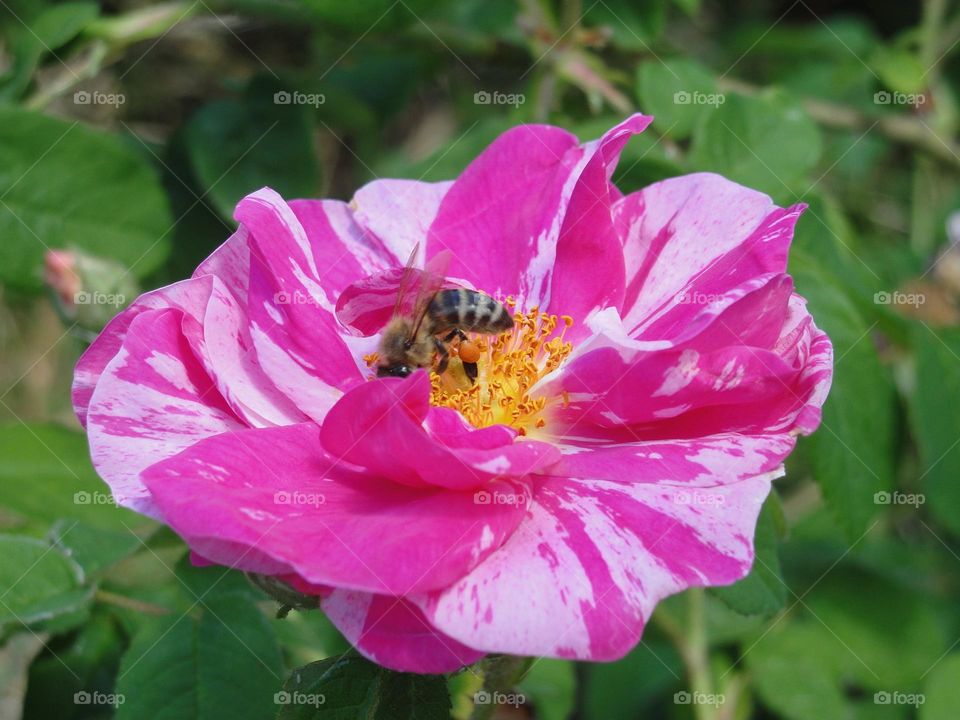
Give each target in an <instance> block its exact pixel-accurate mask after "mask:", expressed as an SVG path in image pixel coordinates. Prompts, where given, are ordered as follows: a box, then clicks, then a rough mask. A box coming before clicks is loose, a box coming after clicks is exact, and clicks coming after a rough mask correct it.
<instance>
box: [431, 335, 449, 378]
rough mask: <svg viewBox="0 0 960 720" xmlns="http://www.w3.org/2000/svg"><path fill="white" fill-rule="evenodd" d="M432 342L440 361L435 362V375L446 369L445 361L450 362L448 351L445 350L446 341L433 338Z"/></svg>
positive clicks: (441, 373)
mask: <svg viewBox="0 0 960 720" xmlns="http://www.w3.org/2000/svg"><path fill="white" fill-rule="evenodd" d="M433 344H434V346H435V347H436V349H437V353H439V355H440V362H438V363H437V369H436V370H435V371H434V372H436V373H437V375H443V373H444V372H445V371H446V369H447V363H449V362H450V351H449V350H447V346H446V343H443V342H441V341H440V340H436V339H434V341H433Z"/></svg>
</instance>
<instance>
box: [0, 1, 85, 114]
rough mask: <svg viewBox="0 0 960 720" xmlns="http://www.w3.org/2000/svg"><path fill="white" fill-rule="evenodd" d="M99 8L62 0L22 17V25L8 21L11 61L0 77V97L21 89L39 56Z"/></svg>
mask: <svg viewBox="0 0 960 720" xmlns="http://www.w3.org/2000/svg"><path fill="white" fill-rule="evenodd" d="M99 11H100V9H99V7H98V5H97V3H95V2H66V3H63V4H61V5H54V6H53V7H49V8H45V9H43V10H42V11H41V12H40V13H39V14H37V16H36V17H35V18H33V19H32V20H28V21H26V25H27V26H26V27H25V26H24V25H21V24H19V23H14V24H13V25H11V32H10V45H11V50H12V55H13V64H12V67H11V69H10V70H9V71H8V72H7V73H6V74H5V75H4V76H3V78H2V80H0V98H5V99H11V98H14V97H16V96H18V95H19V94H20V93H22V92H23V91H24V90H25V89H26V88H27V86H28V85H29V84H30V78H31V76H32V74H33V71H34V69H35V68H36V66H37V64H38V63H39V62H40V60H41V59H42V58H43V56H44V55H45V54H47V53H48V52H53V51H54V50H56V49H57V48H59V47H61V46H62V45H65V44H66V43H68V42H69V41H70V40H72V39H73V38H74V37H76V36H77V35H78V34H79V33H80V31H82V30H83V29H84V28H85V27H86V26H87V25H88V24H89V23H90V21H91V20H93V19H94V18H96V17H97V14H98V13H99Z"/></svg>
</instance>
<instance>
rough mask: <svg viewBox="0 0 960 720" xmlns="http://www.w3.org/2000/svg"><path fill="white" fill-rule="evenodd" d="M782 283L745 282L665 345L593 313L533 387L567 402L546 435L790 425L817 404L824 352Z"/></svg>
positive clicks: (624, 435)
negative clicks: (553, 369) (584, 335)
mask: <svg viewBox="0 0 960 720" xmlns="http://www.w3.org/2000/svg"><path fill="white" fill-rule="evenodd" d="M791 288H792V283H791V282H790V279H789V277H787V276H785V275H774V276H768V277H760V278H756V279H754V280H752V281H750V282H747V283H745V284H744V285H743V286H741V287H740V288H736V289H734V290H732V291H731V292H729V293H727V294H726V295H724V296H723V297H721V298H719V299H717V300H716V301H715V302H714V303H713V304H712V305H710V306H708V307H707V308H703V309H702V310H700V311H699V313H698V314H697V315H696V316H695V317H693V318H692V319H691V320H690V322H689V324H688V326H687V327H686V328H685V329H684V330H683V331H682V333H681V334H680V335H678V336H677V338H676V340H675V341H645V340H634V339H631V338H629V337H627V335H626V333H627V331H626V328H624V327H623V325H622V324H621V322H620V320H619V318H618V317H617V315H616V312H615V311H614V310H613V309H612V308H611V309H609V310H606V311H604V312H602V313H598V314H597V315H595V316H594V317H593V318H592V319H591V320H590V321H589V323H588V324H589V325H590V326H591V327H592V328H593V329H594V330H595V331H596V334H595V335H594V336H593V337H592V338H590V339H589V340H588V341H586V342H584V343H582V344H581V345H580V346H579V347H578V348H577V349H576V351H575V354H574V355H573V356H571V358H570V360H569V361H568V362H567V363H566V365H565V366H564V367H563V368H561V370H560V371H559V372H558V373H557V374H556V375H555V376H553V377H552V378H550V379H549V380H547V381H546V382H545V383H544V384H543V386H542V388H540V392H541V393H543V394H546V395H552V396H558V395H562V396H563V397H565V398H566V399H567V402H565V403H564V404H563V405H560V406H558V407H557V408H556V410H555V411H554V413H553V415H554V417H553V418H552V422H551V427H552V428H553V431H554V432H555V433H556V434H558V435H569V436H574V437H575V436H596V435H598V434H599V435H601V436H606V437H607V438H608V439H611V440H613V439H617V440H618V441H621V442H632V441H635V440H639V439H655V438H686V437H698V436H702V435H709V434H713V433H718V432H727V431H738V432H744V433H751V434H755V433H765V432H774V431H777V432H779V431H783V430H789V429H791V428H793V427H794V426H796V425H797V417H798V414H799V413H800V412H801V411H802V408H804V407H811V406H815V407H816V408H818V407H819V405H820V404H822V402H823V399H824V397H825V391H824V390H823V387H822V384H823V382H826V383H827V384H829V365H830V362H831V350H830V347H829V342H828V341H826V338H825V337H824V338H823V339H822V340H821V339H820V336H821V335H822V334H821V333H819V331H817V330H816V328H815V327H813V326H812V322H811V321H810V319H809V316H808V315H806V314H805V310H804V309H803V307H802V304H801V305H800V306H799V307H796V308H794V309H791V308H793V303H794V301H793V299H792V298H793V296H792V294H791ZM791 317H793V319H790V318H791ZM814 341H816V342H814ZM811 351H812V353H813V354H812V355H811V354H810V353H811ZM811 362H812V363H813V366H812V367H809V368H808V366H809V365H810V364H811ZM810 412H813V409H811V411H810ZM808 414H809V413H808ZM811 417H812V416H811ZM804 427H805V428H806V427H809V425H808V424H805V426H804ZM597 428H603V429H604V430H603V431H597ZM798 431H801V430H800V429H799V428H798ZM803 431H806V430H803Z"/></svg>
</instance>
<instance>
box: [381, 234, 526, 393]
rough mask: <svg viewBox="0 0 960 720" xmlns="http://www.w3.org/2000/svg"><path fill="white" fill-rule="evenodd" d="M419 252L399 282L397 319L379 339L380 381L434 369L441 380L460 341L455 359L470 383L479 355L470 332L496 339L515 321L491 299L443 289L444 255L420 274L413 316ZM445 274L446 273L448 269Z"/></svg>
mask: <svg viewBox="0 0 960 720" xmlns="http://www.w3.org/2000/svg"><path fill="white" fill-rule="evenodd" d="M418 249H419V246H418V247H415V248H414V250H413V253H412V254H411V256H410V260H409V261H408V263H407V266H406V268H405V270H404V273H403V276H402V278H401V281H400V290H399V292H398V293H397V300H396V304H395V305H394V310H393V317H392V318H391V320H390V321H389V322H388V323H387V325H386V327H385V328H384V330H383V334H382V335H381V338H380V348H379V352H378V355H379V361H378V363H377V377H406V376H407V375H409V374H410V373H412V372H413V371H414V370H416V369H417V368H429V367H432V366H433V361H434V356H435V355H436V356H438V357H439V360H438V362H437V365H436V368H434V372H436V373H437V374H438V375H442V374H443V373H444V372H445V371H446V369H447V364H448V363H449V361H450V347H449V346H450V344H451V343H453V342H454V341H457V346H456V347H457V353H458V355H459V357H460V360H461V362H462V363H463V370H464V373H465V374H466V376H467V377H468V378H469V380H470V382H471V383H473V382H476V379H477V376H478V374H479V373H478V368H477V361H478V360H479V359H480V349H479V348H478V347H477V345H476V344H475V343H473V342H471V341H470V339H469V338H468V337H467V334H466V333H468V332H473V333H482V334H485V335H497V334H499V333H502V332H505V331H506V330H509V329H510V328H512V327H513V316H512V315H511V314H510V312H509V311H508V310H507V308H506V307H505V306H504V305H503V303H500V302H498V301H497V300H494V299H493V298H492V297H490V296H489V295H486V294H484V293H482V292H478V291H476V290H467V289H465V288H449V289H440V286H441V285H442V284H443V280H444V273H443V272H442V271H441V270H440V267H439V266H440V265H441V264H442V263H445V262H446V261H447V256H446V254H443V255H441V256H438V257H437V258H435V259H434V261H431V263H430V265H429V266H428V267H427V269H426V270H424V271H423V272H422V273H419V287H418V290H417V296H416V300H415V301H414V303H413V306H412V312H410V313H409V314H407V313H406V312H404V310H405V308H406V307H407V306H408V304H409V303H408V302H407V295H408V293H409V292H410V291H411V289H412V286H413V284H414V283H413V280H414V278H415V277H416V275H417V274H418V272H417V271H416V270H415V269H414V268H413V262H414V260H415V259H416V256H417V251H418ZM444 269H445V268H444Z"/></svg>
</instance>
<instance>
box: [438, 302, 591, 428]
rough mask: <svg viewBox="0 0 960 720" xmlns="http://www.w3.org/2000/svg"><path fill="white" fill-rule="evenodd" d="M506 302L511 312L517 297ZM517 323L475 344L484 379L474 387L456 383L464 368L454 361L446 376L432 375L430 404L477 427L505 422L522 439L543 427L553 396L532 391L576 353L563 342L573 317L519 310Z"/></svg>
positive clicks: (462, 380)
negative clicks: (510, 328)
mask: <svg viewBox="0 0 960 720" xmlns="http://www.w3.org/2000/svg"><path fill="white" fill-rule="evenodd" d="M505 304H506V305H507V306H508V307H510V308H511V309H512V308H513V307H514V306H515V305H516V303H515V301H514V300H513V299H512V298H507V300H506V302H505ZM513 323H514V325H513V329H512V330H510V331H509V332H505V333H503V334H501V335H497V336H496V337H493V338H477V339H475V340H474V342H475V343H476V345H477V347H478V348H479V349H480V359H479V361H478V363H477V364H478V366H479V371H480V376H479V378H477V382H476V383H475V384H473V385H470V384H469V382H468V381H466V379H465V377H464V378H462V379H461V380H459V381H458V380H457V377H456V375H457V374H458V373H456V372H455V369H456V370H460V365H459V362H456V365H455V361H454V360H453V359H451V362H450V366H451V367H450V370H449V371H448V372H446V373H444V374H443V376H438V375H436V374H433V375H431V376H430V380H431V383H432V391H431V393H430V402H431V403H432V404H433V405H438V406H442V407H449V408H453V409H454V410H458V411H459V412H460V413H461V414H462V415H463V416H464V417H465V418H466V419H467V420H468V421H469V422H470V423H471V424H473V425H475V426H476V427H486V426H488V425H494V424H497V423H502V424H504V425H510V426H511V427H514V428H516V429H517V430H519V431H520V434H521V435H526V434H528V433H529V432H530V431H531V430H534V429H540V428H543V427H544V426H545V425H546V424H547V420H548V418H547V417H546V410H547V401H548V398H546V397H543V396H541V397H531V396H530V390H531V388H533V386H534V385H535V384H536V383H537V382H538V381H539V380H540V379H541V378H543V377H544V376H545V375H547V374H548V373H550V372H553V371H554V370H556V369H557V367H559V366H560V363H561V362H563V361H564V360H565V359H566V358H567V356H569V355H570V353H571V352H572V351H573V344H572V343H569V342H565V341H564V335H565V334H566V331H567V328H569V327H571V326H572V325H573V319H572V318H570V317H569V316H566V315H565V316H562V317H558V316H556V315H550V314H548V313H544V312H540V309H539V308H538V307H532V308H530V310H529V311H527V312H525V313H522V312H515V313H514V315H513ZM558 328H559V333H558V332H557V329H558ZM461 372H462V370H461Z"/></svg>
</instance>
